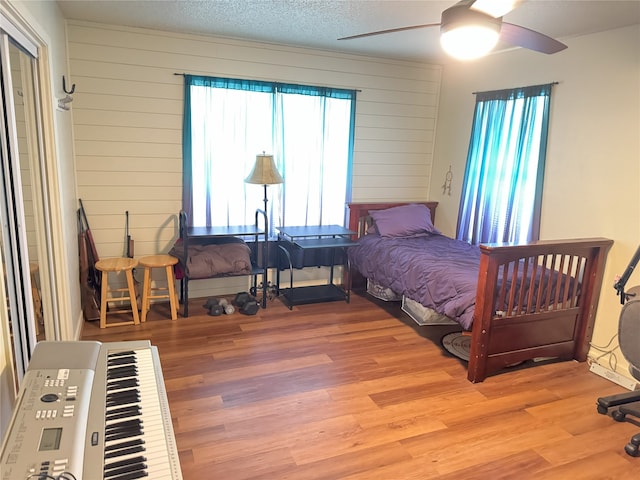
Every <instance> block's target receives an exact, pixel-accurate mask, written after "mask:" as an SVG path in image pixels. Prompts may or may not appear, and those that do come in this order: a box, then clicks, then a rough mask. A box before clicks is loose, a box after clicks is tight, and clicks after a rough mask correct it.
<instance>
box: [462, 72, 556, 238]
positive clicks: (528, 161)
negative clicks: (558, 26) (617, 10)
mask: <svg viewBox="0 0 640 480" xmlns="http://www.w3.org/2000/svg"><path fill="white" fill-rule="evenodd" d="M550 100H551V84H548V85H537V86H532V87H523V88H515V89H510V90H500V91H493V92H482V93H478V94H477V96H476V106H475V113H474V119H473V126H472V129H471V141H470V144H469V152H468V155H467V166H466V171H465V175H464V184H463V187H462V195H461V198H460V211H459V215H458V229H457V235H456V237H457V238H458V239H459V240H464V241H467V242H470V243H473V244H478V243H487V242H518V243H521V242H526V241H530V240H537V239H538V238H539V234H540V205H541V200H542V183H543V177H544V163H545V156H546V149H547V132H548V124H549V104H550Z"/></svg>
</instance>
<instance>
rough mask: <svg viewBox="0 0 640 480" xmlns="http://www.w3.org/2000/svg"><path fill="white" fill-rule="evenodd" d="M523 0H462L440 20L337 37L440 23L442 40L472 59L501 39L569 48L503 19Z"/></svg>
mask: <svg viewBox="0 0 640 480" xmlns="http://www.w3.org/2000/svg"><path fill="white" fill-rule="evenodd" d="M518 1H522V0H508V1H506V2H505V1H496V0H460V1H459V2H458V3H456V4H455V5H453V6H451V7H449V8H447V9H446V10H444V11H443V12H442V16H441V19H440V23H427V24H424V25H412V26H408V27H399V28H390V29H388V30H379V31H376V32H369V33H361V34H359V35H352V36H349V37H343V38H339V39H338V40H352V39H356V38H363V37H370V36H373V35H382V34H387V33H395V32H402V31H405V30H414V29H418V28H429V27H438V26H439V27H440V43H441V45H442V48H443V50H444V51H445V52H446V53H448V54H449V55H451V56H453V57H456V58H459V59H462V60H470V59H474V58H478V57H481V56H483V55H485V54H487V53H488V52H489V51H490V50H491V49H492V48H493V47H495V46H496V44H497V43H498V40H502V41H505V42H507V43H509V44H511V45H513V46H517V47H524V48H527V49H529V50H534V51H536V52H541V53H546V54H553V53H557V52H559V51H561V50H564V49H565V48H567V46H566V45H565V44H564V43H561V42H559V41H557V40H555V39H553V38H551V37H549V36H547V35H545V34H543V33H540V32H536V31H534V30H530V29H528V28H525V27H521V26H520V25H514V24H513V23H508V22H504V21H503V20H502V16H503V15H505V14H507V13H509V12H510V11H511V10H513V9H514V8H515V7H516V3H518Z"/></svg>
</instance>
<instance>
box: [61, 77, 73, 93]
mask: <svg viewBox="0 0 640 480" xmlns="http://www.w3.org/2000/svg"><path fill="white" fill-rule="evenodd" d="M62 90H64V93H66V94H67V95H73V92H75V91H76V84H75V83H74V84H73V85H71V90H67V79H66V78H65V77H64V75H63V76H62Z"/></svg>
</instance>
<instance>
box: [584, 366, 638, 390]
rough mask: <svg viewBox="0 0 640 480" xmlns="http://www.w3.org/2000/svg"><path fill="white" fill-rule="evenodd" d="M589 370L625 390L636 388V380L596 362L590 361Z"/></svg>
mask: <svg viewBox="0 0 640 480" xmlns="http://www.w3.org/2000/svg"><path fill="white" fill-rule="evenodd" d="M589 370H590V371H591V372H593V373H595V374H596V375H600V376H601V377H602V378H606V379H607V380H609V381H611V382H613V383H616V384H618V385H620V386H621V387H624V388H626V389H627V390H631V391H634V390H636V389H637V388H638V382H636V381H635V380H632V379H630V378H628V377H625V376H624V375H620V374H619V373H618V372H614V371H613V370H609V369H608V368H606V367H603V366H602V365H600V364H598V363H595V362H594V363H592V364H591V367H589Z"/></svg>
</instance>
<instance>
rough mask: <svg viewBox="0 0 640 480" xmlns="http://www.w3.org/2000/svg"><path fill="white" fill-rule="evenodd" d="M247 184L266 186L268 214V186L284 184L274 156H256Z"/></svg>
mask: <svg viewBox="0 0 640 480" xmlns="http://www.w3.org/2000/svg"><path fill="white" fill-rule="evenodd" d="M244 181H245V182H246V183H253V184H256V185H263V186H264V212H265V213H267V185H276V184H278V183H284V178H282V175H280V172H278V169H277V168H276V164H275V162H274V161H273V155H267V154H265V153H264V152H262V154H259V155H256V164H255V165H254V166H253V170H252V171H251V173H250V174H249V176H248V177H247V178H245V179H244Z"/></svg>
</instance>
